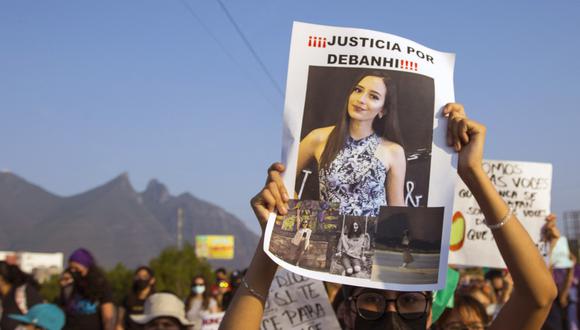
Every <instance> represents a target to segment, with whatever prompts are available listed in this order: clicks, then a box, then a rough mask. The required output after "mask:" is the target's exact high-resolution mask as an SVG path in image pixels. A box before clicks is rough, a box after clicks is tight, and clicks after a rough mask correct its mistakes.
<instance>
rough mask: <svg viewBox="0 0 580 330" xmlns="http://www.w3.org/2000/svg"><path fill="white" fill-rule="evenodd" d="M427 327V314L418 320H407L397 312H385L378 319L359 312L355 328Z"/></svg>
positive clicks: (402, 329)
mask: <svg viewBox="0 0 580 330" xmlns="http://www.w3.org/2000/svg"><path fill="white" fill-rule="evenodd" d="M426 327H427V314H425V315H424V316H423V317H421V318H420V319H417V320H405V319H404V318H402V317H400V316H399V314H397V313H396V312H385V314H384V315H383V316H382V317H381V318H380V319H378V320H374V321H369V320H365V319H363V318H362V317H360V315H358V314H357V316H356V319H355V321H354V328H355V329H356V330H358V329H369V330H374V329H376V330H379V329H380V330H385V329H388V330H425V329H426Z"/></svg>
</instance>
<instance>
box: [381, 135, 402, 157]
mask: <svg viewBox="0 0 580 330" xmlns="http://www.w3.org/2000/svg"><path fill="white" fill-rule="evenodd" d="M377 151H378V152H379V154H380V155H384V156H386V157H388V158H391V159H398V158H400V157H403V158H404V157H405V149H403V147H402V146H401V145H400V144H398V143H396V142H393V141H391V140H387V139H384V138H381V143H380V145H379V148H377Z"/></svg>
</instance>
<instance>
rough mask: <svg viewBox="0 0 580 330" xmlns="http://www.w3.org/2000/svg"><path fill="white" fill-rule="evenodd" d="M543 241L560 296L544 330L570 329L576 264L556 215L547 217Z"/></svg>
mask: <svg viewBox="0 0 580 330" xmlns="http://www.w3.org/2000/svg"><path fill="white" fill-rule="evenodd" d="M542 239H543V240H544V241H545V242H546V243H548V246H549V255H548V256H549V260H550V270H551V272H552V277H553V278H554V282H555V283H556V287H557V289H558V296H557V297H556V299H555V300H554V303H553V304H552V308H551V309H550V313H549V314H548V317H547V319H546V322H545V323H544V325H543V326H542V329H545V330H552V329H568V328H569V322H568V318H567V314H568V307H569V306H568V305H569V304H568V299H569V291H570V288H571V287H572V282H573V280H574V272H573V267H574V264H573V262H572V260H571V259H570V248H569V247H568V240H567V239H566V237H564V236H562V235H560V231H559V230H558V227H556V215H554V214H550V215H548V216H547V217H546V223H545V224H544V227H543V228H542Z"/></svg>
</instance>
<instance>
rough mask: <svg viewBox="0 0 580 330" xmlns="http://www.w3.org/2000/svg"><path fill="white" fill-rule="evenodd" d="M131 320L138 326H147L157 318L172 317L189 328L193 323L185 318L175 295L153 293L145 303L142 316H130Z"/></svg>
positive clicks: (180, 303) (182, 305)
mask: <svg viewBox="0 0 580 330" xmlns="http://www.w3.org/2000/svg"><path fill="white" fill-rule="evenodd" d="M130 316H131V319H132V320H133V321H135V322H136V323H139V324H147V323H149V321H151V320H154V319H156V318H158V317H173V318H175V319H177V320H178V321H179V323H181V325H184V326H189V325H193V323H191V322H189V320H187V319H186V318H185V305H184V304H183V302H182V301H181V300H179V298H177V296H176V295H174V294H171V293H155V294H152V295H151V296H149V298H147V300H146V301H145V310H144V313H143V314H142V315H130Z"/></svg>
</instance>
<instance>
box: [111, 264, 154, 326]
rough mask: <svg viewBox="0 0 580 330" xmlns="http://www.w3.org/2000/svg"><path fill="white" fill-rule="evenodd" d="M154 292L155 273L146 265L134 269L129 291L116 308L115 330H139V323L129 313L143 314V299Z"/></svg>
mask: <svg viewBox="0 0 580 330" xmlns="http://www.w3.org/2000/svg"><path fill="white" fill-rule="evenodd" d="M154 293H155V273H154V272H153V269H151V268H149V267H147V266H141V267H139V268H137V270H135V274H134V275H133V285H132V286H131V291H130V292H129V294H128V295H127V296H126V297H125V298H124V299H123V303H122V304H121V306H119V308H118V309H117V325H116V327H115V329H116V330H140V329H143V326H142V325H141V324H137V323H135V322H133V320H132V319H131V317H130V316H131V315H140V314H143V310H144V306H145V300H147V298H148V297H149V296H150V295H152V294H154Z"/></svg>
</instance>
